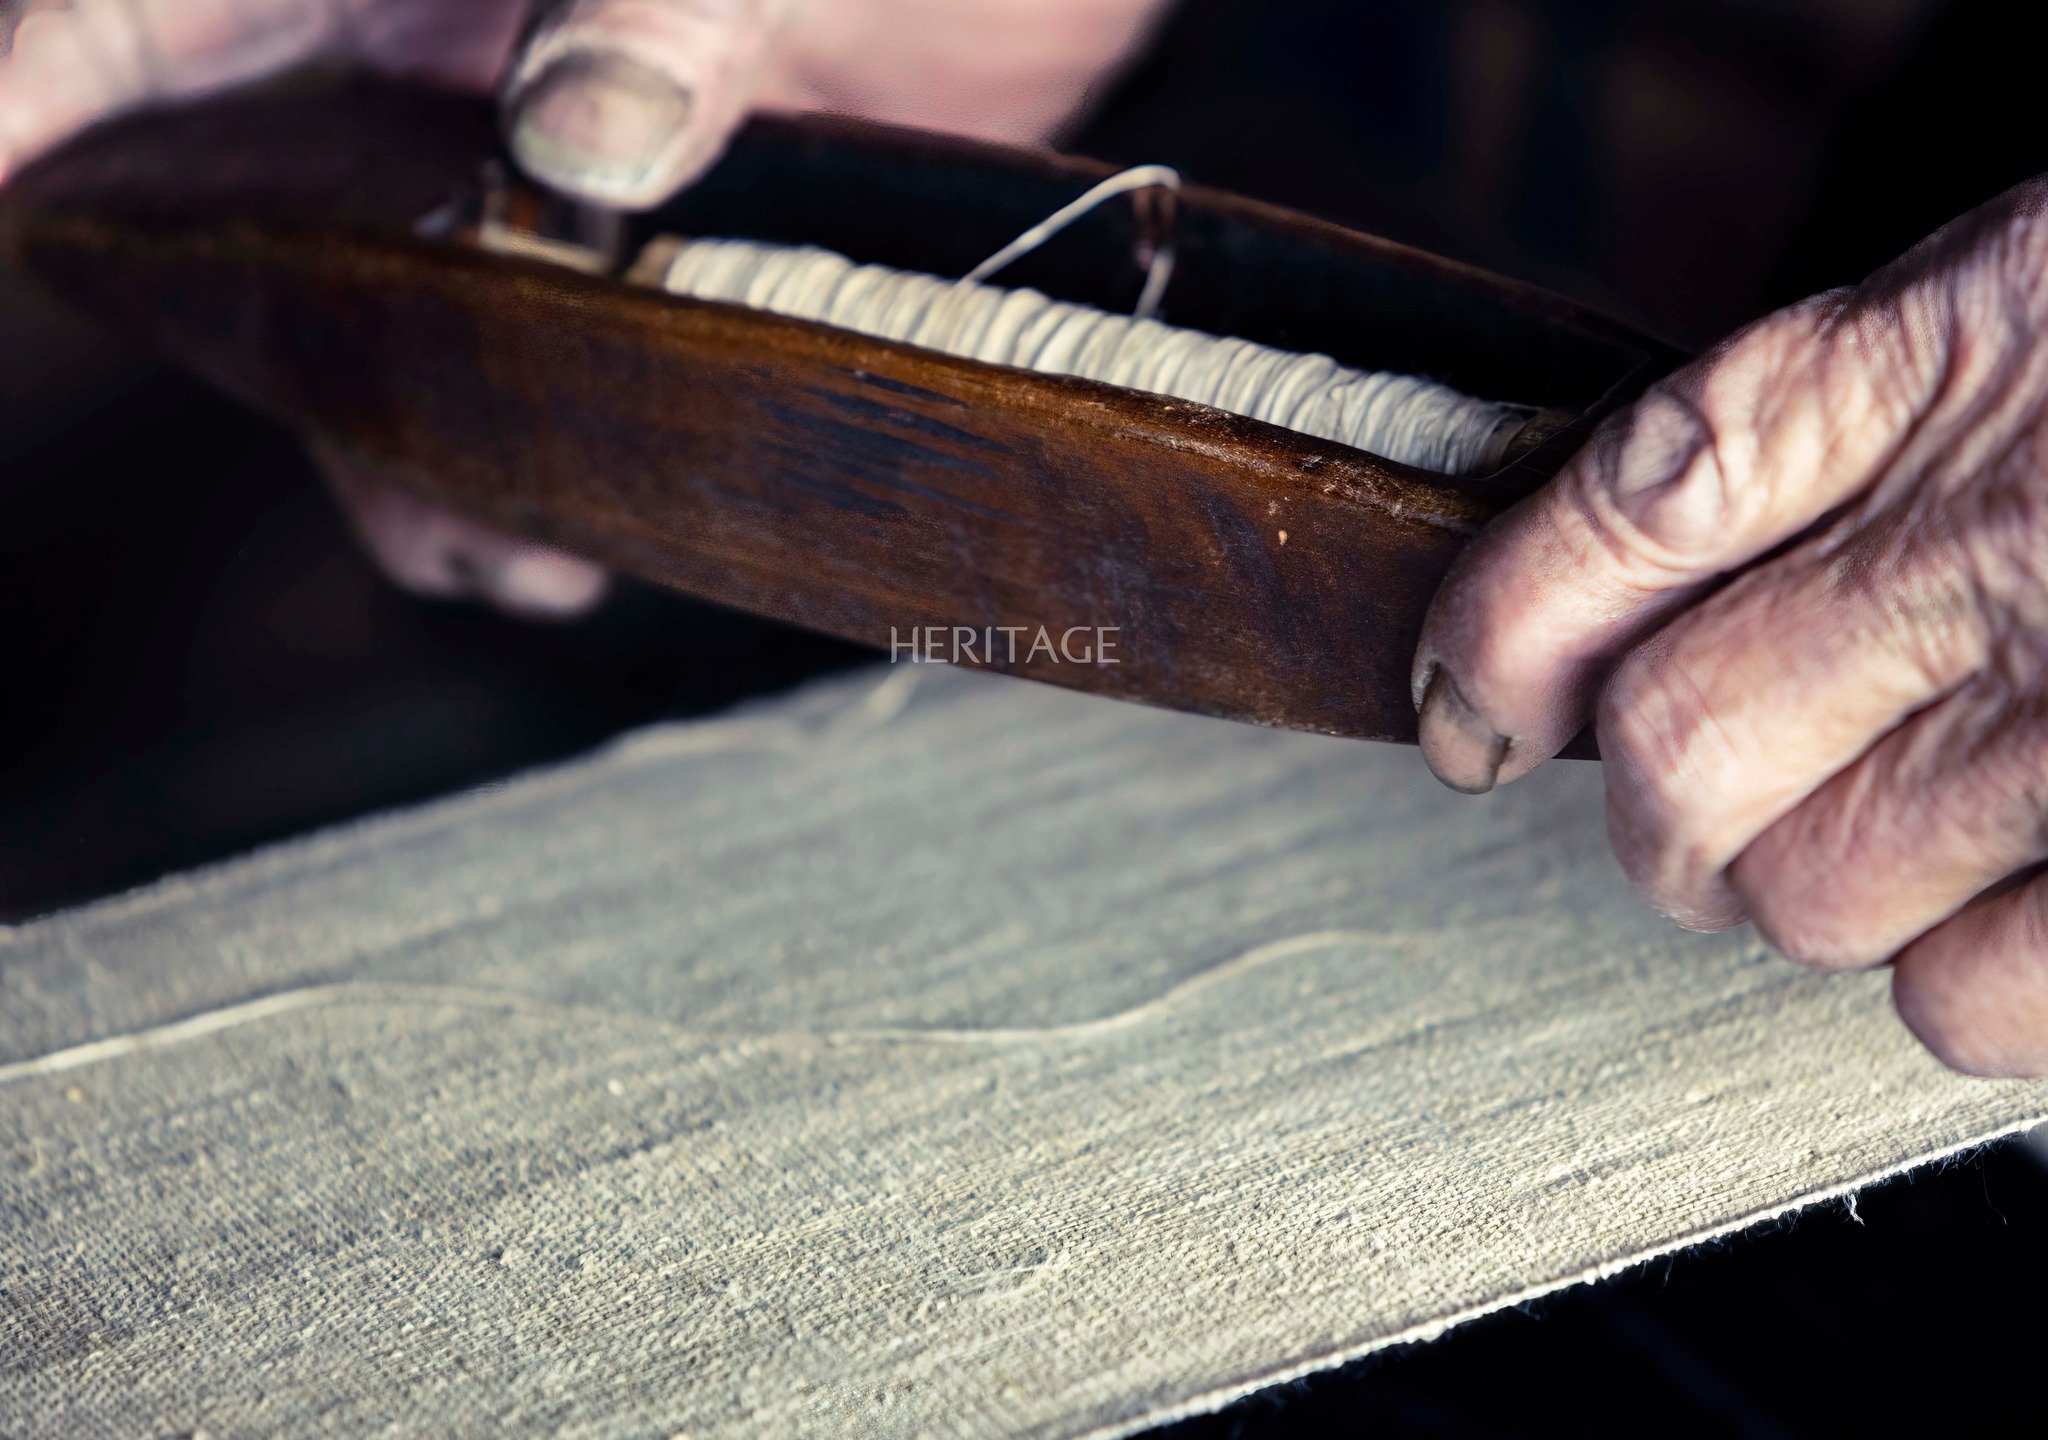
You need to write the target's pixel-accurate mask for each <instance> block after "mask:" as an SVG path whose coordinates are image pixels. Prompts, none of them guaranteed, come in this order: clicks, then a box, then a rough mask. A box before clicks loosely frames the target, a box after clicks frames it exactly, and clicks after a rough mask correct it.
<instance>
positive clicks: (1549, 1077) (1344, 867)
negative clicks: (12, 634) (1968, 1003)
mask: <svg viewBox="0 0 2048 1440" xmlns="http://www.w3.org/2000/svg"><path fill="white" fill-rule="evenodd" d="M1599 785H1600V776H1599V772H1598V771H1597V770H1596V769H1594V768H1593V767H1591V766H1584V765H1574V764H1563V765H1558V766H1553V767H1550V768H1549V769H1547V770H1546V771H1544V772H1543V773H1541V774H1539V775H1538V776H1536V777H1535V778H1533V779H1532V780H1530V781H1528V782H1525V783H1523V784H1520V785H1516V786H1513V787H1511V788H1509V789H1508V790H1506V791H1505V792H1503V793H1501V794H1498V795H1495V796H1493V797H1490V798H1487V799H1484V800H1478V801H1473V800H1467V799H1462V798H1460V797H1458V796H1454V795H1451V794H1449V793H1447V792H1445V791H1443V790H1442V789H1440V788H1439V787H1438V786H1437V785H1436V784H1435V783H1434V782H1433V781H1432V780H1431V779H1430V778H1429V776H1428V775H1427V774H1426V773H1425V772H1424V771H1423V768H1422V766H1421V764H1420V762H1419V761H1418V760H1417V758H1416V756H1415V753H1414V752H1413V751H1412V750H1403V749H1397V748H1391V747H1376V746H1371V745H1362V744H1356V743H1347V742H1343V741H1335V740H1324V739H1319V738H1314V737H1305V736H1299V735H1286V734H1278V733H1273V732H1269V731H1262V730H1257V729H1252V728H1249V727H1241V726H1232V725H1227V724H1222V723H1219V722H1214V721H1208V720H1201V719H1193V718H1188V717H1184V716H1174V715H1167V714H1162V713H1158V712H1154V711H1148V710H1144V709H1140V708H1137V707H1134V706H1126V705H1118V704H1112V703H1109V702H1105V701H1098V700H1091V699H1087V698H1083V697H1079V696H1075V695H1071V694H1066V693H1062V692H1060V691H1056V690H1052V689H1048V688H1043V687H1038V686H1033V685H1029V684H1023V683H1019V682H1015V681H1004V680H995V679H989V678H985V677H975V676H970V675H964V674H960V673H957V672H950V671H943V670H936V669H928V668H911V667H904V668H901V669H898V670H896V671H893V672H889V673H888V675H887V678H886V679H882V680H878V679H877V678H876V677H875V676H873V675H867V676H861V677H857V678H855V679H853V680H850V681H841V682H836V683H834V684H831V685H828V686H825V687H823V688H820V689H816V690H813V691H810V692H806V693H805V694H802V695H800V696H798V697H796V698H794V699H792V700H789V701H784V702H781V703H778V704H776V705H773V706H769V707H765V708H762V709H759V710H756V711H752V712H748V713H745V714H742V715H740V716H738V717H735V718H732V719H728V720H723V721H717V722H713V723H706V724H695V725H683V726H675V727H668V728H661V729H655V730H651V731H646V732H643V733H640V734H637V735H634V736H632V737H630V738H628V739H626V740H625V741H623V742H622V743H620V744H618V745H616V746H614V747H613V748H611V749H609V750H607V751H606V752H604V753H602V754H600V755H598V756H596V757H595V758H593V759H590V760H587V761H584V762H581V763H577V764H573V765H569V766H567V767H565V768H561V769H557V770H554V771H550V772H546V773H542V774H538V775H535V776H532V777H530V778H526V779H522V780H519V781H516V782H514V783H511V784H508V785H505V786H502V787H497V788H493V789H490V790H487V791H484V792H481V793H479V794H475V795H472V796H468V797H466V798H462V799H458V800H455V801H452V802H450V803H446V804H440V805H434V806H430V807H427V808H425V809H423V810H419V811H416V812H412V813H409V814H403V815H399V816H395V817H392V818H388V819H381V820H377V821H373V822H371V823H368V824H364V825H359V826H355V827H352V828H349V829H344V830H340V831H337V832H334V833H331V834H326V835H322V836H318V837H315V838H313V839H310V840H307V841H304V842H302V843H297V844H292V845H287V846H284V847H281V848H279V849H275V850H271V851H269V852H266V853H263V854H260V855H257V856H255V857H254V858H252V859H249V860H245V861H242V862H239V863H236V864H232V865H228V866H225V867H223V868H220V869H216V870H212V871H208V872H205V873H202V874H199V875H195V876H191V877H188V878H182V879H175V880H172V881H169V882H167V883H165V884H162V885H159V886H157V887H155V888H153V889H150V890H147V891H144V892H141V893H139V894H135V895H132V896H129V897H126V898H123V899H118V900H114V901H112V902H110V903H106V904H101V905H96V906H92V907H89V908H86V909H83V910H79V911H76V912H74V913H70V914H65V915H60V916H57V917H55V918H53V919H50V920H46V921H42V922H38V923H36V924H32V925H28V926H26V927H23V928H20V929H17V930H15V931H13V932H11V933H6V934H5V935H4V936H0V1224H4V1233H0V1432H4V1433H7V1434H15V1435H35V1436H41V1435H65V1436H83V1435H107V1436H134V1435H144V1434H167V1433H178V1432H181V1431H182V1432H194V1431H201V1432H204V1433H205V1434H207V1435H209V1436H212V1437H216V1440H218V1437H225V1436H274V1435H314V1434H349V1435H362V1434H371V1433H376V1434H385V1435H392V1434H395V1435H419V1436H502V1435H531V1434H543V1433H546V1434H567V1435H603V1436H666V1435H672V1434H687V1435H692V1436H711V1435H728V1434H729V1435H782V1434H817V1435H856V1436H863V1435H874V1436H881V1435H888V1436H912V1435H999V1434H1001V1435H1007V1434H1033V1435H1059V1436H1066V1435H1089V1434H1114V1433H1120V1432H1124V1431H1128V1430H1131V1429H1134V1428H1138V1427H1142V1426H1144V1425H1146V1424H1148V1423H1151V1422H1155V1421H1159V1420H1162V1419H1166V1418H1169V1417H1172V1416H1175V1415H1179V1414H1184V1413H1187V1412H1190V1411H1195V1410H1200V1409H1202V1408H1205V1407H1213V1406H1215V1405H1218V1404H1219V1403H1221V1402H1223V1401H1225V1400H1228V1399H1230V1398H1231V1397H1233V1396H1235V1395H1238V1394H1240V1393H1242V1392H1244V1391H1246V1390H1249V1389H1252V1388H1255V1387H1258V1386H1261V1385H1265V1384H1268V1383H1271V1382H1273V1381H1276V1380H1279V1379H1281V1378H1283V1377H1287V1376H1292V1375H1296V1374H1299V1373H1302V1372H1304V1371H1307V1370H1310V1369H1314V1368H1316V1367H1318V1366H1326V1365H1330V1364H1333V1363H1336V1362H1338V1361H1341V1360H1343V1359H1345V1358H1347V1357H1350V1356H1355V1355H1359V1354H1361V1353H1363V1352H1365V1351H1368V1350H1371V1349H1373V1348H1374V1347H1376V1346H1381V1345H1385V1344H1388V1343H1389V1342H1392V1341H1396V1340H1401V1339H1413V1338H1418V1337H1424V1336H1428V1335H1431V1334H1433V1333H1435V1332H1437V1331H1439V1330H1441V1329H1443V1328H1444V1327H1446V1326H1448V1325H1451V1324H1453V1323H1455V1322H1456V1321H1458V1320H1460V1319H1461V1318H1464V1317H1468V1316H1472V1315H1476V1314H1479V1313H1480V1312H1482V1311H1485V1310H1488V1309H1491V1308H1493V1307H1495V1306H1500V1305H1505V1304H1508V1303H1510V1302H1513V1301H1516V1300H1519V1299H1523V1298H1526V1297H1529V1296H1532V1295H1535V1294H1538V1293H1541V1292H1543V1291H1545V1290H1548V1289H1551V1288H1554V1287H1557V1286H1561V1285H1566V1284H1570V1283H1572V1282H1574V1281H1578V1280H1584V1279H1587V1278H1589V1277H1594V1276H1598V1275H1601V1274H1603V1273H1606V1272H1608V1271H1611V1270H1613V1269H1615V1268H1617V1267H1619V1266H1623V1265H1627V1264H1629V1263H1630V1262H1631V1261H1636V1260H1640V1259H1642V1258H1643V1257H1646V1256H1649V1255H1653V1254H1656V1253H1657V1252H1660V1251H1665V1250H1669V1249H1671V1248H1672V1247H1675V1246H1681V1245H1685V1244H1687V1243H1689V1242H1692V1241H1696V1240H1699V1239H1701V1238H1703V1237H1706V1236H1711V1235H1715V1234H1719V1233H1722V1232H1726V1231H1728V1230H1731V1229H1734V1228H1736V1227H1739V1226H1742V1225H1746V1224H1749V1223H1752V1222H1754V1221H1757V1220H1759V1219H1760V1218H1763V1217H1766V1216H1770V1215H1772V1214H1775V1213H1778V1212H1781V1211H1783V1210H1785V1209H1787V1208H1789V1207H1792V1206H1796V1205H1798V1204H1800V1203H1802V1202H1806V1201H1810V1200H1813V1199H1815V1198H1817V1197H1821V1196H1826V1195H1829V1194H1835V1193H1840V1192H1841V1191H1842V1190H1844V1189H1846V1188H1848V1187H1853V1186H1855V1185H1857V1184H1859V1183H1861V1182H1863V1181H1866V1180H1869V1179H1871V1178H1873V1177H1876V1176H1880V1175H1884V1174H1886V1173H1887V1172H1890V1171H1894V1170H1896V1169H1898V1168H1900V1167H1902V1166H1905V1165H1909V1164H1912V1163H1914V1162H1915V1161H1918V1160H1923V1159H1925V1158H1928V1157H1930V1156H1935V1155H1939V1154H1942V1153H1944V1152H1948V1151H1952V1150H1954V1149H1956V1148H1958V1147H1960V1146H1966V1145H1969V1144H1972V1143H1974V1142H1978V1141H1981V1140H1984V1139H1986V1138H1988V1137H1991V1136H1994V1135H1997V1134H1999V1133H2001V1132H2004V1131H2008V1130H2010V1129H2013V1128H2015V1127H2017V1126H2019V1125H2021V1124H2023V1123H2026V1122H2031V1121H2033V1120H2036V1119H2037V1118H2039V1117H2041V1116H2042V1115H2044V1114H2048V1088H2044V1087H2042V1086H2039V1085H2021V1084H2010V1083H2000V1084H1993V1083H1986V1082H1981V1081H1971V1080H1965V1079H1960V1078H1957V1077H1955V1076H1952V1075H1949V1074H1947V1073H1944V1072H1943V1070H1942V1069H1941V1068H1940V1067H1939V1066H1938V1065H1936V1064H1935V1063H1934V1062H1933V1061H1932V1060H1930V1059H1929V1058H1927V1057H1926V1056H1925V1055H1923V1054H1922V1053H1921V1052H1920V1051H1919V1050H1918V1049H1917V1048H1916V1047H1915V1046H1914V1044H1913V1042H1912V1041H1911V1039H1910V1038H1909V1037H1908V1036H1907V1034H1906V1033H1905V1031H1904V1030H1903V1029H1902V1028H1901V1027H1900V1025H1899V1024H1898V1022H1897V1021H1896V1020H1895V1019H1894V1018H1893V1016H1892V1015H1891V1013H1890V1012H1889V1010H1888V1008H1887V1003H1886V986H1885V979H1884V977H1883V976H1882V975H1861V976H1851V977H1847V978H1835V979H1830V978H1824V977H1821V976H1818V975H1813V974H1808V973H1805V972H1802V971H1800V970H1797V969H1794V968H1793V967H1791V966H1788V965H1786V964H1783V963H1781V962H1779V961H1777V960H1774V959H1772V958H1771V957H1770V956H1768V955H1767V954H1765V953H1764V952H1763V951H1762V949H1761V948H1760V947H1759V946H1758V944H1757V942H1756V941H1755V939H1754V938H1753V937H1752V936H1751V935H1749V934H1747V933H1738V934H1733V935H1728V936H1723V937H1719V938H1712V939H1707V938H1700V937H1692V936H1686V935H1682V934H1680V933H1678V932H1675V931H1673V930H1671V929H1669V928H1668V927H1666V926H1665V925H1664V924H1662V923H1661V922H1660V921H1659V920H1657V918H1656V917H1655V916H1653V915H1651V914H1649V913H1648V912H1647V911H1646V910H1644V909H1643V908H1642V907H1641V906H1640V905H1639V904H1637V903H1636V902H1635V901H1633V900H1632V899H1631V898H1630V896H1629V894H1628V893H1627V891H1626V888H1625V886H1624V884H1623V882H1622V881H1621V879H1620V878H1619V876H1618V875H1617V873H1616V871H1615V869H1614V866H1613V864H1612V862H1611V860H1610V859H1609V858H1608V857H1607V855H1606V853H1605V846H1604V842H1603V831H1602V825H1601V820H1600V794H1599Z"/></svg>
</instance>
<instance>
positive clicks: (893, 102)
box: [0, 0, 1163, 615]
mask: <svg viewBox="0 0 2048 1440" xmlns="http://www.w3.org/2000/svg"><path fill="white" fill-rule="evenodd" d="M1162 3H1163V0H566V3H555V4H542V5H536V4H535V3H534V0H0V183H4V182H5V180H6V178H7V176H8V174H9V173H10V172H11V171H13V170H15V169H18V168H19V167H20V166H21V165H23V164H24V163H26V162H27V161H28V160H30V159H32V158H33V157H34V156H35V155H37V154H38V153H40V152H42V151H43V150H46V149H48V148H49V147H50V146H52V145H54V144H56V143H57V142H59V141H60V140H62V139H64V138H65V137H66V136H68V135H70V134H72V133H73V132H75V131H77V130H78V129H79V128H81V127H82V126H85V125H87V124H90V123H91V122H93V121H95V120H97V119H100V118H102V117H104V116H106V115H109V114H112V113H115V112H118V111H121V110H126V109H130V108H133V107H135V106H138V105H145V104H149V103H152V102H157V101H163V100H171V99H176V98H179V97H183V96H189V95H196V94H202V93H205V92H208V91H212V90H216V89H219V88H221V87H223V86H227V85H232V84H235V83H238V82H241V81H247V80H253V79H257V78H260V77H263V76H266V75H269V74H272V73H275V72H278V71H282V70H286V69H289V68H291V67H294V66H296V65H299V64H302V63H305V62H308V61H314V60H327V61H332V62H340V63H345V64H354V65H360V66H363V67H365V68H368V69H370V70H374V71H379V72H382V73H386V74H401V75H409V76H414V77H417V78H421V79H424V80H428V81H432V82H434V83H438V84H443V85H448V86H452V87H455V88H459V89H467V90H475V91H493V90H495V91H497V92H498V93H500V94H501V95H502V96H503V98H504V103H505V106H506V112H507V132H508V134H509V136H510V138H511V144H512V148H513V152H514V153H515V154H516V155H517V157H518V158H519V160H520V162H521V163H522V164H523V165H524V166H525V168H526V169H527V170H528V171H529V172H531V173H532V174H533V175H534V176H535V177H536V178H537V179H540V180H543V181H545V182H547V183H549V184H551V185H553V186H555V187H556V188H558V189H560V190H562V191H565V192H567V193H569V194H573V195H578V196H581V197H584V198H586V199H590V200H594V201H597V202H600V203H606V204H612V205H618V206H625V207H636V206H638V207H644V206H649V205H653V204H657V203H659V202H660V201H662V200H663V199H665V198H667V197H668V196H669V195H672V194H673V193H675V192H676V191H677V190H679V189H680V188H682V187H683V186H684V185H687V184H688V183H689V182H690V181H691V180H693V179H695V178H696V177H697V176H698V175H699V174H700V173H702V171H703V170H704V169H705V168H706V167H707V166H709V165H710V164H711V163H712V161H714V160H715V159H716V158H717V156H718V153H719V151H720V150H721V148H722V147H723V146H724V144H725V141H726V139H727V137H728V136H729V135H730V134H731V132H732V130H733V128H734V127H735V126H736V125H737V124H738V123H739V121H740V120H741V119H742V118H743V117H744V116H745V114H746V113H747V111H748V110H749V109H751V108H753V107H754V106H755V105H765V106H782V107H801V108H819V109H830V110H836V111H840V112H842V113H847V114H855V115H864V116H867V117H870V118H874V119H883V120H894V121H900V122H903V123H908V124H918V125H925V126H929V127H932V128H935V129H944V130H953V131H957V132H961V133H966V134H972V135H979V136H983V137H986V138H991V139H1000V140H1011V141H1029V140H1037V139H1041V138H1044V136H1045V135H1046V134H1047V133H1048V132H1049V131H1051V130H1052V129H1053V128H1055V127H1056V126H1058V125H1059V124H1060V123H1061V122H1062V121H1063V120H1065V119H1066V118H1067V117H1068V116H1069V115H1070V114H1071V113H1072V112H1073V111H1075V110H1076V109H1077V108H1078V107H1079V106H1080V104H1081V103H1082V102H1083V100H1084V99H1085V98H1086V96H1087V94H1088V92H1089V89H1090V87H1091V86H1093V85H1095V84H1096V83H1098V82H1099V80H1100V79H1101V78H1102V76H1103V75H1104V74H1105V73H1106V72H1107V71H1108V70H1110V69H1111V68H1112V67H1114V66H1115V65H1116V64H1117V63H1118V62H1119V61H1120V60H1122V59H1123V58H1124V57H1125V56H1127V55H1128V54H1129V53H1130V52H1131V51H1132V50H1133V49H1134V48H1135V46H1136V45H1137V43H1138V41H1139V40H1140V39H1141V37H1142V35H1143V33H1144V31H1145V29H1146V27H1147V26H1148V25H1149V24H1150V23H1151V21H1152V19H1153V17H1154V15H1155V13H1156V12H1157V11H1158V10H1159V9H1160V8H1161V6H1162ZM24 6H25V8H26V12H27V13H26V16H25V18H22V19H21V22H20V27H19V30H18V32H17V33H16V34H15V37H14V46H13V53H12V54H11V55H7V54H5V53H4V52H5V50H6V46H5V44H4V41H5V39H6V34H5V32H6V30H7V27H8V22H9V21H10V19H12V18H14V16H13V15H10V12H14V14H15V15H18V14H20V12H21V11H22V9H23V8H24ZM536 11H541V12H545V14H544V19H543V20H542V21H541V23H540V24H538V26H536V25H535V24H534V12H536ZM324 458H325V464H326V467H327V469H328V470H329V472H330V475H331V478H332V479H333V480H334V482H335V488H336V490H337V492H338V493H339V494H340V495H341V497H342V499H343V501H344V502H345V504H346V505H347V507H348V508H349V509H350V511H351V512H352V513H353V515H354V518H355V520H356V522H357V525H358V528H359V529H360V530H361V531H362V533H363V535H364V538H365V539H366V540H367V541H368V543H369V546H370V548H371V550H372V552H373V553H374V554H376V556H377V557H378V559H379V560H380V562H381V563H382V564H383V565H384V567H385V569H386V570H387V571H389V572H390V573H391V574H392V576H393V577H394V578H395V579H397V580H398V581H399V582H400V583H402V584H405V585H406V586H408V587H409V588H411V589H414V590H416V591H420V592H422V593H426V594H434V595H472V596H477V597H480V598H486V599H490V600H493V601H495V602H497V603H498V604H500V605H503V606H505V607H506V608H508V609H513V610H518V611H523V612H527V613H532V614H539V615H549V614H552V615H566V614H574V613H577V612H579V611H581V610H584V609H586V608H588V607H589V606H590V605H592V604H594V603H595V602H596V600H597V598H598V597H599V595H600V594H601V592H602V590H603V588H604V583H605V577H604V574H603V572H602V571H600V570H598V569H597V568H596V567H594V566H592V565H591V564H589V563H588V562H587V561H583V560H580V559H577V558H575V557H573V556H569V555H565V554H563V553H561V552H559V551H556V550H552V549H549V548H547V547H545V546H540V545H535V544H532V543H530V542H527V541H522V540H515V539H512V538H510V537H506V536H501V535H497V534H494V533H492V532H490V531H487V530H484V529H482V528H481V527H479V526H477V525H476V524H474V523H473V522H471V521H469V520H466V519H464V518H462V517H460V516H457V515H454V514H451V513H448V512H444V511H440V510H437V509H434V508H432V507H429V506H426V505H424V504H422V503H421V502H419V501H417V500H415V499H413V498H412V497H411V496H410V495H407V494H406V493H404V492H403V491H400V490H396V489H393V488H391V487H388V486H386V485H385V484H384V483H383V482H382V481H381V480H379V479H378V477H377V476H375V475H373V474H365V473H362V472H361V471H357V470H353V469H351V468H349V467H348V466H346V465H345V464H344V463H342V462H340V461H339V460H337V459H335V458H334V457H324Z"/></svg>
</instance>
